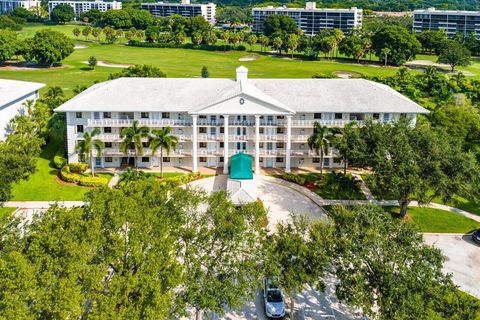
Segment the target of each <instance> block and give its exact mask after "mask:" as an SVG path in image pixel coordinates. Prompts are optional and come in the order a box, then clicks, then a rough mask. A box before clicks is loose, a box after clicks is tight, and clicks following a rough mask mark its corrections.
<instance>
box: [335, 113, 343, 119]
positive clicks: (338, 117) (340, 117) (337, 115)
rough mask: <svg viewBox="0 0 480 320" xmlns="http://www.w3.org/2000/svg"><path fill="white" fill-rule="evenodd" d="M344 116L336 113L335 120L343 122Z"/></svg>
mask: <svg viewBox="0 0 480 320" xmlns="http://www.w3.org/2000/svg"><path fill="white" fill-rule="evenodd" d="M342 117H343V114H341V113H335V120H342Z"/></svg>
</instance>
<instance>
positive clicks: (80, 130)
mask: <svg viewBox="0 0 480 320" xmlns="http://www.w3.org/2000/svg"><path fill="white" fill-rule="evenodd" d="M82 132H83V125H81V124H78V125H77V133H82Z"/></svg>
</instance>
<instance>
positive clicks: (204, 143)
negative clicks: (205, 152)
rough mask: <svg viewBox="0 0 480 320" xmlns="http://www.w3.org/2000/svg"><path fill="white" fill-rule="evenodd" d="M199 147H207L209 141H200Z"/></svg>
mask: <svg viewBox="0 0 480 320" xmlns="http://www.w3.org/2000/svg"><path fill="white" fill-rule="evenodd" d="M198 147H199V148H206V147H207V143H206V142H200V143H199V144H198Z"/></svg>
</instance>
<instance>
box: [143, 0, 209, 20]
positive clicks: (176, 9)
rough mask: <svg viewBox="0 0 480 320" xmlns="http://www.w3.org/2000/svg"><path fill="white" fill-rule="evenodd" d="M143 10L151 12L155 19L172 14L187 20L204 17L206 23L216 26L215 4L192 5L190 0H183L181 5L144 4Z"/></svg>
mask: <svg viewBox="0 0 480 320" xmlns="http://www.w3.org/2000/svg"><path fill="white" fill-rule="evenodd" d="M142 9H144V10H148V11H150V13H151V14H152V15H153V16H154V17H168V16H171V15H172V14H179V15H181V16H184V17H185V18H191V17H195V16H203V17H204V18H205V20H206V21H208V22H209V23H211V24H215V12H216V5H215V4H214V3H205V4H197V3H195V4H192V3H190V0H182V2H181V3H163V2H156V3H142Z"/></svg>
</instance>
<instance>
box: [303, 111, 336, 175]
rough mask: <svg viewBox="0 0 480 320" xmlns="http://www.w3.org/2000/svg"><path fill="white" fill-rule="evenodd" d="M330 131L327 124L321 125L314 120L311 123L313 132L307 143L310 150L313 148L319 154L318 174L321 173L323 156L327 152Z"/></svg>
mask: <svg viewBox="0 0 480 320" xmlns="http://www.w3.org/2000/svg"><path fill="white" fill-rule="evenodd" d="M331 137H332V134H331V131H330V129H329V128H327V126H323V127H322V125H321V124H320V123H319V122H318V121H315V123H314V124H313V134H312V135H311V136H310V137H308V140H307V143H308V147H309V148H310V150H314V151H315V153H316V154H317V155H320V175H323V157H324V155H325V153H328V147H329V144H330V140H329V139H330V138H331Z"/></svg>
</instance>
